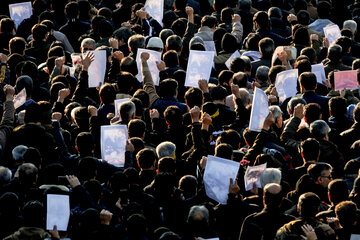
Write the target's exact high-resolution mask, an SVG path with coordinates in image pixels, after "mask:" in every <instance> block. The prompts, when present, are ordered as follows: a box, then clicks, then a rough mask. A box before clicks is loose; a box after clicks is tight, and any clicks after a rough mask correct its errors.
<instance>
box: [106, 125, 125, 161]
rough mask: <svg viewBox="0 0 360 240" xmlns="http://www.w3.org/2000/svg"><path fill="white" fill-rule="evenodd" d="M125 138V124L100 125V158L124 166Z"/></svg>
mask: <svg viewBox="0 0 360 240" xmlns="http://www.w3.org/2000/svg"><path fill="white" fill-rule="evenodd" d="M127 140H128V134H127V126H126V125H110V126H101V157H102V159H103V160H104V161H107V162H108V163H110V164H112V165H114V166H117V167H124V165H125V151H126V142H127Z"/></svg>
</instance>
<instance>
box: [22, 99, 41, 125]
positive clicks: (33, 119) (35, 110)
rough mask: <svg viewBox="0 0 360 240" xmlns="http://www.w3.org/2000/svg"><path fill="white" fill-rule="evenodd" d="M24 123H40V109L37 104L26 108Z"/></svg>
mask: <svg viewBox="0 0 360 240" xmlns="http://www.w3.org/2000/svg"><path fill="white" fill-rule="evenodd" d="M24 121H25V123H36V124H40V123H41V108H40V105H39V104H37V103H31V104H29V105H28V106H27V108H26V111H25V118H24Z"/></svg>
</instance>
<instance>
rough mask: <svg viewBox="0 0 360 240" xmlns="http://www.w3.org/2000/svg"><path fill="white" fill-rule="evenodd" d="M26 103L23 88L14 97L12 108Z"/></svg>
mask: <svg viewBox="0 0 360 240" xmlns="http://www.w3.org/2000/svg"><path fill="white" fill-rule="evenodd" d="M25 102H26V89H25V88H23V89H22V90H21V91H20V92H19V93H18V94H17V95H15V96H14V107H15V109H17V108H18V107H21V106H22V105H23V104H24V103H25Z"/></svg>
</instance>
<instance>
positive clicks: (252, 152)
mask: <svg viewBox="0 0 360 240" xmlns="http://www.w3.org/2000/svg"><path fill="white" fill-rule="evenodd" d="M268 134H269V132H268V131H266V130H261V132H260V133H259V134H258V135H257V136H256V139H255V142H254V144H253V145H252V146H251V148H250V149H249V151H248V152H247V153H246V154H245V156H244V157H243V159H245V160H248V161H250V165H251V166H252V165H253V163H254V162H255V159H256V157H257V156H258V155H259V154H261V153H262V150H263V149H264V146H265V142H266V136H267V135H268Z"/></svg>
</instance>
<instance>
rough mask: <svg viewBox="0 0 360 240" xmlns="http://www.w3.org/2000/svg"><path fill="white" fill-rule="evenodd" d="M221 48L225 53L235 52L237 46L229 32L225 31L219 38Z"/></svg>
mask: <svg viewBox="0 0 360 240" xmlns="http://www.w3.org/2000/svg"><path fill="white" fill-rule="evenodd" d="M221 48H222V49H223V50H224V51H225V52H227V53H233V52H235V51H236V48H237V42H236V38H235V37H234V36H233V35H231V34H230V33H225V34H224V36H223V38H222V40H221Z"/></svg>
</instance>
